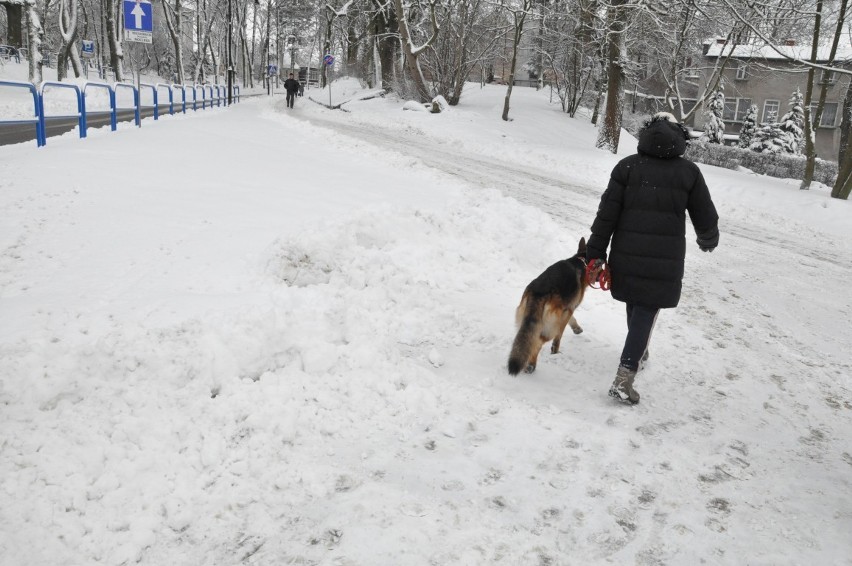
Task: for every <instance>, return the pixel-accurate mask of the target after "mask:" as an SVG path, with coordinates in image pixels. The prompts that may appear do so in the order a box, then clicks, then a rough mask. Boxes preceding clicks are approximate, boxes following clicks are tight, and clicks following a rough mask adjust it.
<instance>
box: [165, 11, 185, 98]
mask: <svg viewBox="0 0 852 566" xmlns="http://www.w3.org/2000/svg"><path fill="white" fill-rule="evenodd" d="M163 4H164V6H163V12H164V14H165V18H166V27H167V28H168V30H169V37H171V38H172V44H173V45H174V46H175V70H176V71H177V82H178V83H179V84H183V83H184V82H185V80H186V71H185V70H184V68H183V41H181V40H182V39H183V38H182V37H181V30H182V29H183V4H182V2H181V0H175V5H174V9H172V5H171V4H170V3H169V2H164V3H163Z"/></svg>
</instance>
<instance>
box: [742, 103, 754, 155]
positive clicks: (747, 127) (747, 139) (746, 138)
mask: <svg viewBox="0 0 852 566" xmlns="http://www.w3.org/2000/svg"><path fill="white" fill-rule="evenodd" d="M756 131H757V106H756V105H754V104H752V105H751V107H749V109H748V114H746V117H745V119H744V120H743V127H742V128H740V142H739V146H740V147H741V148H743V149H748V147H749V146H750V145H751V139H752V138H753V137H754V134H755V132H756Z"/></svg>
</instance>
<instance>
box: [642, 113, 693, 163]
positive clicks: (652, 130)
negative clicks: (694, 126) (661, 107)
mask: <svg viewBox="0 0 852 566" xmlns="http://www.w3.org/2000/svg"><path fill="white" fill-rule="evenodd" d="M637 150H638V151H639V153H644V154H645V155H652V156H654V157H660V158H663V159H670V158H672V157H679V156H681V155H683V154H684V153H685V152H686V135H685V133H684V129H683V128H682V127H681V125H680V124H678V123H677V120H676V119H675V117H674V116H672V115H671V114H669V113H668V112H659V113H657V114H655V115H654V117H653V118H651V120H650V122H648V123H647V124H645V127H644V128H642V130H641V131H640V132H639V146H638V147H637Z"/></svg>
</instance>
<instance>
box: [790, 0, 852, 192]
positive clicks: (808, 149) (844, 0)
mask: <svg viewBox="0 0 852 566" xmlns="http://www.w3.org/2000/svg"><path fill="white" fill-rule="evenodd" d="M847 4H848V0H841V1H840V7H839V11H838V14H837V22H836V25H835V30H834V38H833V39H832V42H831V49H830V51H829V54H828V61H827V63H828V64H829V65H833V64H834V60H835V58H836V57H837V48H838V47H839V44H840V37H841V35H842V34H843V26H844V24H845V22H846V9H847ZM821 20H822V0H818V2H817V13H816V17H815V19H814V35H813V43H812V44H811V61H812V62H814V63H815V62H816V61H817V54H818V46H819V34H820V23H821ZM814 74H815V69H814V68H813V67H810V68H809V69H808V85H807V92H806V94H805V155H806V157H807V161H806V163H805V174H804V178H803V179H802V184H801V185H800V187H799V188H800V189H802V190H807V189H810V187H811V183H812V182H813V178H814V171H815V170H816V149H815V148H814V138H815V136H816V129H817V127H818V126H819V123H820V121H821V120H822V113H823V109H824V108H825V99H826V96H827V94H828V88H827V87H828V81H829V77H830V74H828V73H826V72H823V79H822V80H821V81H820V83H821V88H820V94H819V102H817V105H816V111H815V112H814V115H813V116H811V110H810V108H811V97H812V95H813V86H814ZM850 84H852V82H851V83H850Z"/></svg>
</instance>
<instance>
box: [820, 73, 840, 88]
mask: <svg viewBox="0 0 852 566" xmlns="http://www.w3.org/2000/svg"><path fill="white" fill-rule="evenodd" d="M820 82H821V83H824V84H827V85H833V84H836V83H837V73H835V72H834V71H826V70H823V72H822V77H821V78H820Z"/></svg>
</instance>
